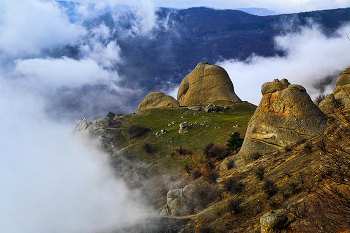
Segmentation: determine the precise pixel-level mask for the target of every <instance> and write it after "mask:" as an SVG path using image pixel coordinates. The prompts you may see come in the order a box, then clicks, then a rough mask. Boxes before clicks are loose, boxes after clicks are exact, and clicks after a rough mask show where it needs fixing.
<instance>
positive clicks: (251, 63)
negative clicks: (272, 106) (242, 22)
mask: <svg viewBox="0 0 350 233" xmlns="http://www.w3.org/2000/svg"><path fill="white" fill-rule="evenodd" d="M347 32H350V26H349V25H344V26H343V27H341V28H339V29H338V30H337V31H336V32H335V33H334V34H333V35H332V36H330V37H329V36H326V35H324V34H323V33H322V30H321V28H320V27H319V26H318V25H315V24H313V25H309V26H307V27H304V28H302V29H301V30H300V31H299V32H295V33H290V34H286V35H283V36H278V37H276V38H275V43H276V48H278V49H280V50H283V51H285V52H286V56H284V57H267V58H266V57H259V56H254V55H253V56H251V57H250V58H249V59H248V60H246V61H237V60H226V61H223V62H220V63H218V65H220V66H222V67H223V68H225V69H226V71H227V72H228V74H229V75H230V77H231V80H232V82H233V84H234V87H235V92H236V94H237V95H238V96H239V97H240V98H241V99H242V100H246V101H249V102H251V103H253V104H259V102H260V99H261V97H262V96H261V92H260V89H261V85H262V84H263V83H264V82H271V81H272V80H274V79H283V78H286V79H288V80H289V82H290V83H293V84H300V85H302V86H304V87H305V88H306V89H307V92H308V93H309V95H310V96H311V97H312V98H314V97H316V96H317V95H319V94H328V93H331V92H332V91H333V88H334V86H335V81H336V80H337V78H339V76H340V73H341V72H342V71H343V70H344V69H345V68H346V67H348V66H349V65H350V62H349V61H350V53H349V51H350V41H349V40H348V38H347V36H346V33H347Z"/></svg>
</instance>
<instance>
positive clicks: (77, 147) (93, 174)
mask: <svg viewBox="0 0 350 233" xmlns="http://www.w3.org/2000/svg"><path fill="white" fill-rule="evenodd" d="M87 33H90V32H88V31H87V30H86V29H85V28H84V27H83V26H82V25H80V24H78V23H71V22H70V21H69V20H68V17H67V15H65V14H63V12H62V10H61V8H60V7H59V6H58V4H57V3H55V2H53V1H38V0H30V1H24V0H14V1H2V2H1V3H0V109H1V114H0V128H1V133H0V154H1V156H0V190H1V192H0V232H6V233H47V232H65V233H78V232H89V233H90V232H91V233H95V232H114V230H116V229H119V228H125V227H126V226H129V225H133V224H140V222H141V223H142V221H143V220H144V219H145V218H146V216H148V215H149V214H150V213H151V210H150V209H149V208H148V207H146V206H145V205H144V204H143V200H142V198H141V197H140V195H139V193H138V192H137V191H131V190H129V189H128V188H127V187H126V185H125V183H124V182H123V181H122V180H121V179H119V178H116V177H115V172H114V171H113V170H112V168H111V166H110V164H109V162H110V161H109V156H108V155H107V154H105V153H103V152H101V151H97V150H95V149H93V148H91V147H89V146H88V145H86V143H85V144H84V143H81V142H80V141H79V140H77V139H76V138H75V137H74V136H73V135H71V133H72V132H71V131H72V128H73V125H74V123H75V122H76V119H74V121H73V123H72V121H58V120H57V118H59V116H57V117H56V116H55V115H53V114H51V115H50V114H49V115H48V112H50V111H52V112H55V113H60V114H62V115H64V114H68V112H67V109H60V108H59V106H62V105H54V103H57V102H58V103H61V102H62V101H66V102H65V104H66V106H71V108H73V109H76V108H75V107H76V106H84V107H85V108H86V109H91V112H96V109H93V108H94V107H95V106H96V105H98V104H101V103H102V104H106V102H113V101H119V102H120V103H121V104H122V103H123V101H126V99H127V98H128V96H131V95H134V94H135V93H134V91H135V90H133V89H132V88H130V89H128V88H124V86H123V85H121V84H120V82H122V81H123V77H120V76H119V75H118V72H117V70H116V68H115V67H114V64H115V63H118V62H121V58H120V56H119V47H118V44H116V43H115V42H108V43H106V40H108V38H109V36H110V35H111V32H110V31H109V29H108V28H106V27H105V28H104V27H98V28H95V29H94V30H92V33H93V34H94V36H92V37H89V39H88V41H86V39H85V36H86V35H87ZM101 38H102V39H103V38H105V40H101ZM84 40H85V41H84ZM67 44H68V45H69V46H71V48H73V49H74V48H76V47H78V48H79V49H80V50H81V51H83V52H82V53H81V55H80V56H79V57H74V58H68V57H65V56H59V57H50V56H48V55H47V54H48V51H51V50H60V49H63V48H66V46H67ZM96 85H97V87H95V86H96ZM90 87H94V88H95V89H93V88H90ZM102 87H103V88H102ZM84 88H86V89H89V90H90V89H92V90H93V92H94V93H100V94H101V95H100V96H94V95H92V94H91V91H86V90H85V89H84ZM95 90H96V92H95ZM77 92H78V93H79V94H80V95H82V96H85V97H86V98H85V99H82V98H75V97H78V96H79V95H76V93H77ZM107 92H108V93H107ZM111 93H112V94H113V96H112V97H114V98H115V97H120V99H117V100H116V99H113V98H112V97H111ZM103 94H106V95H105V96H103ZM55 101H56V102H55ZM77 109H78V110H82V109H79V108H77ZM75 116H76V115H75Z"/></svg>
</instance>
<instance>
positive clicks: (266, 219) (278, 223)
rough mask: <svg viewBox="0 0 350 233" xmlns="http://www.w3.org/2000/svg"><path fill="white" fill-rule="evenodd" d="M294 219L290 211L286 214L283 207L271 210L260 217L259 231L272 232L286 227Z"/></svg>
mask: <svg viewBox="0 0 350 233" xmlns="http://www.w3.org/2000/svg"><path fill="white" fill-rule="evenodd" d="M294 220H295V216H294V215H293V214H291V213H289V214H287V211H286V210H285V209H279V210H271V211H270V212H269V213H266V214H264V215H263V216H262V217H261V218H260V226H261V233H270V232H271V233H272V232H276V231H277V230H278V229H281V228H283V227H286V226H287V225H288V224H290V223H291V222H293V221H294Z"/></svg>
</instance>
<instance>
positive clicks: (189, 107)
mask: <svg viewBox="0 0 350 233" xmlns="http://www.w3.org/2000/svg"><path fill="white" fill-rule="evenodd" d="M188 109H189V110H192V111H200V110H201V109H202V108H201V107H199V106H192V105H190V106H188Z"/></svg>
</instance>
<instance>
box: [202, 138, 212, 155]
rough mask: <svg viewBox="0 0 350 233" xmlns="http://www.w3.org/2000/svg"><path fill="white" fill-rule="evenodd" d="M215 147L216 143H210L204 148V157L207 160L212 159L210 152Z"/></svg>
mask: <svg viewBox="0 0 350 233" xmlns="http://www.w3.org/2000/svg"><path fill="white" fill-rule="evenodd" d="M213 146H214V142H210V143H208V144H207V145H206V146H205V147H204V148H203V155H204V156H205V157H206V158H211V156H210V153H209V151H210V149H211V148H212V147H213Z"/></svg>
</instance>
